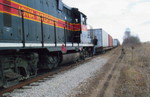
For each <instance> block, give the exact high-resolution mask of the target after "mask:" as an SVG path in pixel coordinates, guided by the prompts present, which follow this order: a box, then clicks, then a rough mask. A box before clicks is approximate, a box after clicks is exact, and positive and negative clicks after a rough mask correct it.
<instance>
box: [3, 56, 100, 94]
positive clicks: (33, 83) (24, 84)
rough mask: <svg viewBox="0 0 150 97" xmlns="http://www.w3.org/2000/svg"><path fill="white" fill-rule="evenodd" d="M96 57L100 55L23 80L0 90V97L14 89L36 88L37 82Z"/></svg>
mask: <svg viewBox="0 0 150 97" xmlns="http://www.w3.org/2000/svg"><path fill="white" fill-rule="evenodd" d="M98 56H100V55H97V56H93V57H89V58H86V59H85V60H83V61H80V62H78V63H72V64H70V65H63V66H59V67H57V68H56V69H54V70H52V71H50V72H47V73H45V74H41V75H39V76H37V77H35V78H31V79H28V80H25V81H23V82H20V83H19V84H17V85H14V86H11V87H9V88H6V89H1V90H0V97H1V96H2V97H6V96H8V95H4V94H5V93H10V92H12V91H14V90H15V89H26V88H30V86H38V85H39V84H38V82H44V81H45V80H50V79H51V78H53V75H55V74H58V73H60V72H63V71H67V70H70V69H73V68H75V67H76V66H78V65H80V64H83V63H86V62H89V61H90V60H92V59H93V58H95V57H98ZM36 82H37V83H36Z"/></svg>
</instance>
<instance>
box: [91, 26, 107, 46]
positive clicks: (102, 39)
mask: <svg viewBox="0 0 150 97" xmlns="http://www.w3.org/2000/svg"><path fill="white" fill-rule="evenodd" d="M93 32H94V35H95V36H96V38H97V39H98V43H97V47H108V46H109V42H108V33H107V32H105V31H104V30H103V29H93Z"/></svg>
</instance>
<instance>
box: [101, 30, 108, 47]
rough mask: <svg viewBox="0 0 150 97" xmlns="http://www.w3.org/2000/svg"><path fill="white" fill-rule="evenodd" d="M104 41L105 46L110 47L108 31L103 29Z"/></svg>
mask: <svg viewBox="0 0 150 97" xmlns="http://www.w3.org/2000/svg"><path fill="white" fill-rule="evenodd" d="M102 43H103V47H108V46H109V42H108V33H107V32H105V31H104V30H103V29H102Z"/></svg>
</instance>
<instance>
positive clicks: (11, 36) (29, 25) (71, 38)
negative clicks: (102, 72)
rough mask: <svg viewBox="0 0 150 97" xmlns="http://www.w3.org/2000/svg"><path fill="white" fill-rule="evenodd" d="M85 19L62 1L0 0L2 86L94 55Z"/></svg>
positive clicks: (0, 69)
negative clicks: (40, 71) (43, 70)
mask: <svg viewBox="0 0 150 97" xmlns="http://www.w3.org/2000/svg"><path fill="white" fill-rule="evenodd" d="M86 20H87V17H86V15H85V14H83V13H82V12H80V11H79V10H78V9H77V8H71V7H69V6H67V5H65V4H64V3H63V2H62V0H0V21H1V22H0V87H9V86H12V85H15V84H17V83H18V82H19V81H21V80H25V79H28V78H31V77H34V76H36V75H37V71H38V70H39V69H52V68H55V67H57V66H58V65H60V64H65V63H68V62H71V61H76V60H78V59H84V58H85V57H86V56H89V55H92V53H93V49H94V45H93V43H92V40H93V36H94V33H92V32H90V31H88V29H87V23H86ZM96 36H98V35H96ZM109 37H111V36H109ZM104 40H105V39H103V41H104ZM100 41H101V40H99V41H98V44H100ZM106 41H109V40H106ZM110 41H111V42H112V37H111V40H110ZM114 43H115V42H114ZM110 46H112V43H111V44H110ZM116 46H117V45H116ZM100 47H101V46H100ZM103 47H104V46H103ZM105 48H106V47H105Z"/></svg>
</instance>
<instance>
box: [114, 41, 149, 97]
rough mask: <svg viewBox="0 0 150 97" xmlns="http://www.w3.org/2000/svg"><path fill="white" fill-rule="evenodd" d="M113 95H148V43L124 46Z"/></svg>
mask: <svg viewBox="0 0 150 97" xmlns="http://www.w3.org/2000/svg"><path fill="white" fill-rule="evenodd" d="M124 51H125V55H124V57H123V60H122V63H121V64H123V65H124V66H123V68H122V70H121V72H120V77H119V79H118V85H117V87H116V90H115V94H114V97H150V44H141V45H138V46H134V48H131V47H124Z"/></svg>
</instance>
